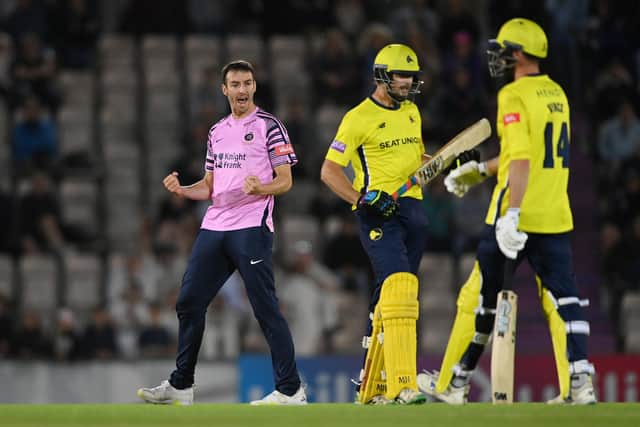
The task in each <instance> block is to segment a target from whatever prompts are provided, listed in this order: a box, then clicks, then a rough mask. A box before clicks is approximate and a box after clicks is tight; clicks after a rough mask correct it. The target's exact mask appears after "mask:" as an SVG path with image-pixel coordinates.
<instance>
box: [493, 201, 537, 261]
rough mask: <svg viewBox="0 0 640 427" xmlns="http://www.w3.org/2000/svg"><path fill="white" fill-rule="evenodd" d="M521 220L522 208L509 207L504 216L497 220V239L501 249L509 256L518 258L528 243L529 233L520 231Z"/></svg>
mask: <svg viewBox="0 0 640 427" xmlns="http://www.w3.org/2000/svg"><path fill="white" fill-rule="evenodd" d="M519 222H520V209H519V208H509V209H507V213H506V214H505V215H504V216H501V217H500V218H498V221H497V222H496V240H497V242H498V247H499V248H500V251H502V253H503V254H504V256H506V257H507V258H511V259H516V257H517V256H518V251H521V250H522V249H523V248H524V245H525V243H527V237H529V236H528V235H527V233H524V232H522V231H518V223H519Z"/></svg>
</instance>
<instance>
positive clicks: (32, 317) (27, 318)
mask: <svg viewBox="0 0 640 427" xmlns="http://www.w3.org/2000/svg"><path fill="white" fill-rule="evenodd" d="M13 344H14V347H13V351H12V353H13V355H14V356H15V357H17V358H19V359H40V358H48V357H51V355H52V351H51V350H52V348H51V342H50V341H49V339H48V338H47V336H46V334H45V332H44V329H43V327H42V318H41V317H40V315H39V314H38V313H37V312H36V311H35V310H31V309H27V310H26V311H25V312H24V314H23V315H22V321H21V324H20V326H19V327H18V330H17V331H16V334H15V336H14V341H13Z"/></svg>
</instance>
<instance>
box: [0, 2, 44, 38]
mask: <svg viewBox="0 0 640 427" xmlns="http://www.w3.org/2000/svg"><path fill="white" fill-rule="evenodd" d="M5 27H6V30H7V32H8V33H9V34H11V37H12V38H13V40H14V41H15V42H17V41H18V40H20V38H21V37H22V36H23V35H24V34H27V33H34V34H37V35H38V36H39V37H45V36H46V34H47V32H48V30H49V29H48V21H47V7H46V5H45V2H44V1H43V0H17V4H16V8H15V10H14V11H13V12H12V13H11V14H10V15H9V16H8V18H7V21H6V25H5Z"/></svg>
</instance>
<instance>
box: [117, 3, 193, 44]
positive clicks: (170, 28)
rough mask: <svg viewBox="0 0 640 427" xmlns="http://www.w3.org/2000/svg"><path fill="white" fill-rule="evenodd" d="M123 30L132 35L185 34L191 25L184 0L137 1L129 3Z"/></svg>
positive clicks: (122, 22) (122, 26)
mask: <svg viewBox="0 0 640 427" xmlns="http://www.w3.org/2000/svg"><path fill="white" fill-rule="evenodd" d="M127 3H128V4H127V8H126V9H125V10H124V13H123V15H122V18H121V24H120V27H121V30H122V31H124V32H126V33H131V34H136V35H140V34H149V33H152V34H154V33H155V34H184V33H185V32H186V31H187V29H188V25H189V17H188V13H187V7H188V4H187V2H185V1H184V0H163V1H157V0H135V1H130V2H127Z"/></svg>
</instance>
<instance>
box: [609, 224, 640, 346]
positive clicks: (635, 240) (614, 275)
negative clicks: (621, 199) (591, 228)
mask: <svg viewBox="0 0 640 427" xmlns="http://www.w3.org/2000/svg"><path fill="white" fill-rule="evenodd" d="M635 213H636V214H637V213H638V211H636V212H635ZM611 227H614V226H613V225H611V224H605V226H604V227H603V234H602V236H603V239H606V240H603V246H604V249H605V252H604V254H603V255H604V257H603V272H604V274H605V279H606V280H605V283H606V286H607V291H608V293H609V313H610V316H611V320H612V322H613V326H614V331H616V333H617V336H616V338H617V343H616V344H617V350H618V351H624V349H623V343H624V337H623V336H622V335H621V332H622V331H621V325H622V319H621V318H620V313H621V307H622V299H623V298H624V295H625V293H626V292H629V291H634V290H638V289H640V259H639V258H638V256H637V254H639V253H640V216H636V217H635V219H634V220H633V222H632V224H631V226H630V227H627V228H626V229H630V231H631V232H630V233H629V232H627V233H624V235H621V233H620V232H619V230H618V229H617V228H613V229H612V228H611ZM609 236H611V237H609Z"/></svg>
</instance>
